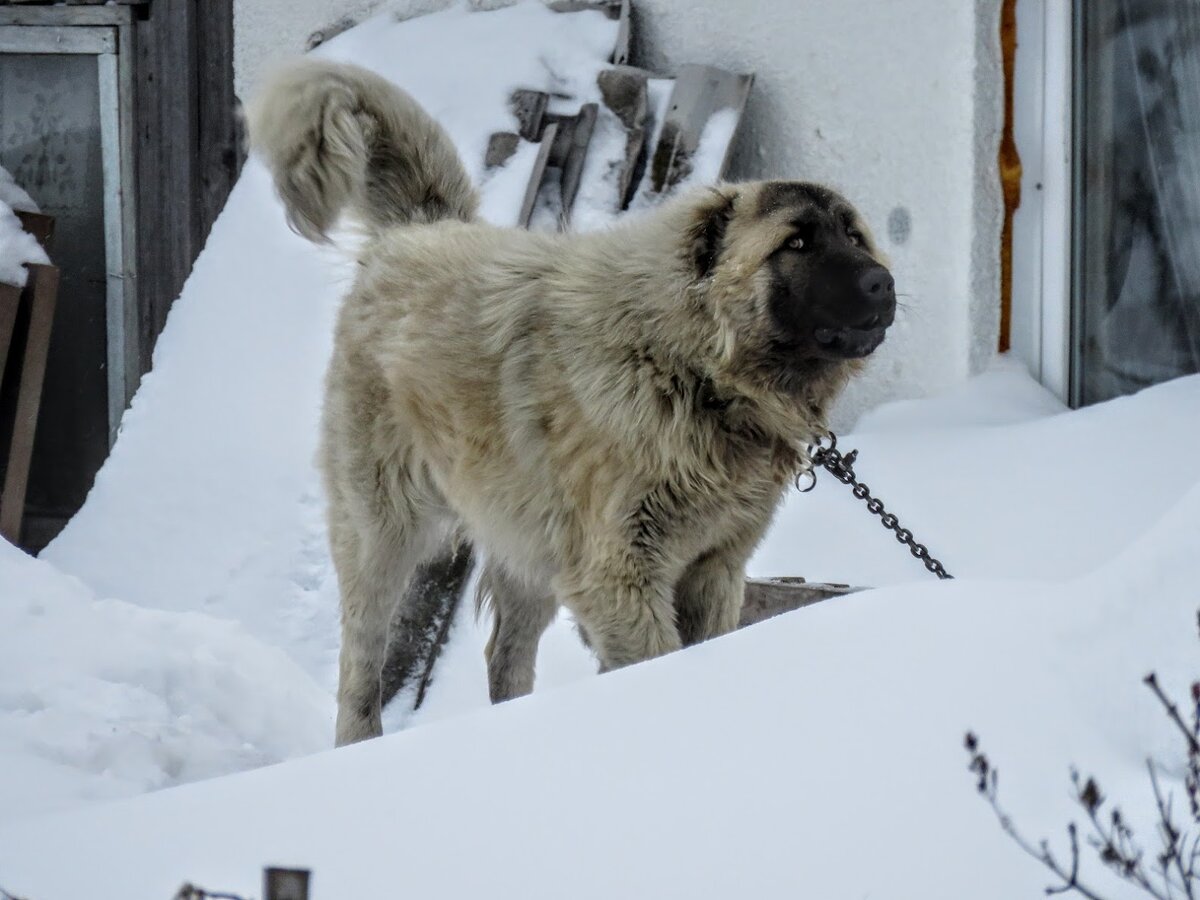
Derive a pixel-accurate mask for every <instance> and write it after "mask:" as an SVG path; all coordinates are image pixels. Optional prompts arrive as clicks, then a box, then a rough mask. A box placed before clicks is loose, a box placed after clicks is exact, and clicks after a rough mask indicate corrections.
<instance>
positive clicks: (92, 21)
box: [0, 6, 133, 25]
mask: <svg viewBox="0 0 1200 900" xmlns="http://www.w3.org/2000/svg"><path fill="white" fill-rule="evenodd" d="M132 20H133V11H132V9H131V8H130V7H129V6H0V25H124V24H126V23H128V22H130V21H132Z"/></svg>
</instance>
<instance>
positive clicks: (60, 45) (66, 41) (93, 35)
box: [0, 24, 117, 53]
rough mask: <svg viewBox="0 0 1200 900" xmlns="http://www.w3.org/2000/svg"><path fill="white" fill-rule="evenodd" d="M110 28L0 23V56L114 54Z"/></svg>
mask: <svg viewBox="0 0 1200 900" xmlns="http://www.w3.org/2000/svg"><path fill="white" fill-rule="evenodd" d="M116 52H117V35H116V32H115V31H114V29H112V28H99V27H93V28H77V27H71V28H68V27H65V26H64V27H61V28H52V27H44V28H34V27H31V26H28V25H4V24H0V53H116Z"/></svg>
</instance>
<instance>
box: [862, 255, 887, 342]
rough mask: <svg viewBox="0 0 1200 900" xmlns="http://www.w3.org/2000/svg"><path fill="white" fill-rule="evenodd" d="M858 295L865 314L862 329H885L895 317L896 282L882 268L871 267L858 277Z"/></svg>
mask: <svg viewBox="0 0 1200 900" xmlns="http://www.w3.org/2000/svg"><path fill="white" fill-rule="evenodd" d="M858 294H859V297H860V298H861V299H862V304H863V305H862V307H861V309H862V310H863V312H864V313H865V316H864V319H863V323H862V326H861V327H863V328H878V327H880V326H883V327H884V328H886V327H887V326H888V325H891V324H892V319H893V318H894V317H895V315H896V282H895V279H893V278H892V273H891V272H889V271H888V270H887V269H885V268H884V267H883V266H872V267H871V268H869V269H867V270H866V271H865V272H863V273H862V274H861V275H859V276H858Z"/></svg>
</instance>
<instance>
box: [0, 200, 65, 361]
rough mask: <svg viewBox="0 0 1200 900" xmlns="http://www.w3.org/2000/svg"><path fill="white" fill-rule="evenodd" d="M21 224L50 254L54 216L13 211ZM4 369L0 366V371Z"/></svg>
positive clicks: (19, 210)
mask: <svg viewBox="0 0 1200 900" xmlns="http://www.w3.org/2000/svg"><path fill="white" fill-rule="evenodd" d="M13 212H15V213H16V214H17V218H18V219H19V220H20V222H21V227H22V228H23V229H24V230H25V231H27V232H29V233H30V234H32V235H33V238H34V240H36V241H37V242H38V243H39V244H41V245H42V249H43V250H45V251H46V252H47V253H49V252H50V244H51V242H52V240H53V239H54V216H48V215H46V214H45V213H35V212H26V211H25V210H23V209H15V210H13ZM3 369H4V367H3V366H0V371H3Z"/></svg>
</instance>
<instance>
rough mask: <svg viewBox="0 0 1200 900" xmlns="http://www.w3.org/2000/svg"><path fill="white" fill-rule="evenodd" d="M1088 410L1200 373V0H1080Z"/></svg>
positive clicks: (1078, 189)
mask: <svg viewBox="0 0 1200 900" xmlns="http://www.w3.org/2000/svg"><path fill="white" fill-rule="evenodd" d="M1075 47H1076V61H1075V84H1076V106H1075V108H1076V120H1075V122H1076V124H1075V128H1076V134H1075V145H1076V156H1075V158H1076V176H1075V191H1074V194H1075V211H1074V216H1075V223H1074V229H1073V231H1074V242H1075V246H1074V253H1073V258H1074V277H1073V279H1072V281H1073V285H1074V288H1073V293H1074V298H1073V322H1072V326H1073V327H1072V334H1073V338H1072V348H1071V350H1072V358H1071V369H1072V371H1071V375H1072V377H1071V383H1072V394H1073V396H1072V400H1073V401H1074V403H1076V404H1086V403H1093V402H1096V401H1099V400H1105V399H1108V398H1110V397H1114V396H1118V395H1121V394H1128V393H1132V392H1133V391H1136V390H1139V389H1141V388H1143V387H1146V386H1148V385H1151V384H1156V383H1158V382H1161V381H1165V380H1167V379H1170V378H1174V377H1177V376H1180V375H1184V374H1188V373H1191V372H1197V371H1200V0H1077V3H1076V41H1075Z"/></svg>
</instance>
